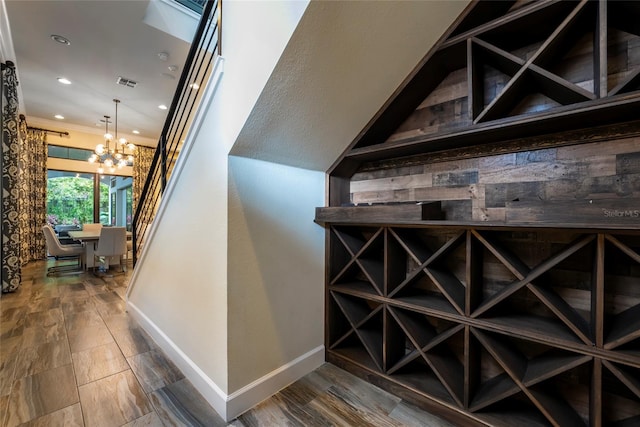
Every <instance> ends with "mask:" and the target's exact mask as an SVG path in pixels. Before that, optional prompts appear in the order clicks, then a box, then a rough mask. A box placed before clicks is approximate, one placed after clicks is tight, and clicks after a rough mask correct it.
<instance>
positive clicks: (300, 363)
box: [127, 301, 324, 421]
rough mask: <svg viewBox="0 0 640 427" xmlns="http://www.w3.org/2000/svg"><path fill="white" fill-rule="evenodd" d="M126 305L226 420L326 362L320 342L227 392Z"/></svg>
mask: <svg viewBox="0 0 640 427" xmlns="http://www.w3.org/2000/svg"><path fill="white" fill-rule="evenodd" d="M127 307H128V308H129V314H130V315H131V316H132V317H133V318H134V319H135V320H136V321H137V322H138V323H139V324H140V326H141V327H142V328H143V329H144V330H145V331H147V332H148V333H149V335H151V337H152V338H153V340H154V341H155V342H156V344H157V345H158V346H159V347H160V348H161V349H162V351H164V353H165V354H166V355H167V356H168V357H169V359H171V361H172V362H173V363H174V364H175V365H176V366H177V367H178V369H180V371H182V373H183V374H184V376H185V377H186V378H187V379H188V380H189V381H190V382H191V384H193V386H194V387H195V388H196V390H198V392H199V393H200V394H201V395H202V396H203V397H204V398H205V400H206V401H207V402H208V403H209V404H210V405H211V407H212V408H213V409H214V410H215V411H216V412H217V413H218V414H219V415H220V416H221V417H222V418H223V419H224V420H225V421H231V420H233V419H234V418H236V417H237V416H238V415H240V414H242V413H243V412H245V411H247V410H249V409H251V408H252V407H254V406H255V405H257V404H258V403H260V402H262V401H263V400H265V399H267V398H269V397H270V396H272V395H273V394H275V393H277V392H278V391H280V390H282V389H283V388H285V387H286V386H288V385H289V384H291V383H293V382H295V381H297V380H298V379H300V378H302V377H303V376H305V375H306V374H308V373H309V372H311V371H313V370H314V369H316V368H318V367H320V365H322V364H323V363H324V346H323V345H320V346H318V347H316V348H314V349H312V350H310V351H308V352H307V353H305V354H303V355H301V356H299V357H297V358H296V359H294V360H292V361H291V362H288V363H286V364H284V365H282V366H281V367H279V368H277V369H275V370H274V371H272V372H270V373H268V374H267V375H265V376H263V377H261V378H258V379H257V380H255V381H254V382H252V383H251V384H248V385H246V386H244V387H242V388H241V389H240V390H237V391H235V392H233V393H231V394H226V393H225V392H224V391H222V389H220V387H218V386H217V385H216V384H215V383H214V382H213V380H212V379H211V378H209V377H208V376H207V375H206V374H205V373H204V372H203V371H202V370H201V369H200V368H199V367H198V366H197V365H196V364H195V363H194V362H193V360H191V359H190V358H189V357H188V356H187V355H186V354H185V353H184V352H183V351H182V350H180V348H179V347H178V346H177V345H176V344H175V343H174V342H173V341H172V340H171V339H170V338H169V337H168V336H167V335H166V334H165V333H164V332H162V330H161V329H160V328H159V327H158V326H157V325H156V324H155V323H154V322H153V321H152V320H151V319H149V318H148V317H147V316H146V315H145V314H144V313H143V312H142V311H141V310H140V309H139V308H138V307H136V305H135V304H133V303H132V302H131V301H127Z"/></svg>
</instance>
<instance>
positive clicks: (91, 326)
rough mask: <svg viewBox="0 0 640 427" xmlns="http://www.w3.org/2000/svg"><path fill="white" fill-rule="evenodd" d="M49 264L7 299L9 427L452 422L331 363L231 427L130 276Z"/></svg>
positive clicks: (1, 315)
mask: <svg viewBox="0 0 640 427" xmlns="http://www.w3.org/2000/svg"><path fill="white" fill-rule="evenodd" d="M51 263H52V262H51V261H49V265H51ZM46 267H47V263H46V262H44V261H41V262H34V263H30V264H29V265H27V266H26V268H25V269H24V271H23V283H22V286H21V287H20V289H19V291H18V292H15V293H12V294H4V295H2V297H1V298H0V425H1V426H16V425H25V426H38V427H40V426H42V427H49V426H65V427H66V426H225V425H231V426H236V427H253V426H364V425H371V426H405V425H407V426H449V425H450V424H448V423H446V422H445V421H443V420H441V419H439V418H437V417H435V416H433V415H430V414H428V413H426V412H424V411H421V410H420V409H418V408H416V407H414V406H412V405H410V404H408V403H406V402H403V401H402V400H401V399H400V398H398V397H395V396H393V395H391V394H389V393H387V392H385V391H383V390H381V389H379V388H377V387H374V386H372V385H369V384H367V383H366V382H364V381H362V380H360V379H358V378H357V377H355V376H353V375H351V374H349V373H347V372H345V371H343V370H341V369H339V368H337V367H335V366H333V365H330V364H324V365H323V366H321V367H320V368H319V369H317V370H316V371H314V372H312V373H310V374H309V375H307V376H305V377H304V378H302V379H301V380H299V381H297V382H296V383H294V384H292V385H290V386H289V387H287V388H286V389H284V390H282V391H281V392H279V393H277V394H276V395H274V396H273V397H271V398H270V399H268V400H266V401H264V402H262V403H261V404H259V405H257V406H256V407H255V408H253V409H251V410H250V411H248V412H246V413H244V414H243V415H241V416H240V417H238V418H237V419H236V420H233V421H232V422H231V423H229V424H227V423H225V422H224V421H223V420H222V419H221V418H220V417H219V416H218V415H217V414H216V413H215V412H214V411H213V409H212V408H211V407H210V406H209V405H208V404H207V402H206V401H205V400H204V399H203V398H202V397H201V396H200V395H199V394H198V392H197V391H196V390H195V389H194V388H193V386H192V385H191V384H190V382H189V381H188V380H187V379H185V378H184V376H183V375H182V373H181V372H180V371H179V370H178V369H177V368H176V367H175V366H174V365H173V364H172V363H171V362H170V361H169V360H168V359H167V358H166V357H165V355H164V354H163V353H162V351H161V350H160V349H159V348H158V347H157V346H156V345H155V343H154V342H153V341H152V340H151V338H150V337H149V336H148V335H147V334H146V333H145V332H144V331H143V330H142V329H141V328H139V327H138V326H137V325H136V324H135V323H134V322H133V321H132V320H131V319H130V318H129V317H128V315H127V313H126V312H125V302H124V293H125V290H126V286H127V283H128V280H129V274H130V273H124V274H114V275H113V276H112V277H95V276H93V275H90V274H85V273H83V274H73V275H66V276H61V277H46V274H45V272H46Z"/></svg>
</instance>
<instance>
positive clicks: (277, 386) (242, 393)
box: [226, 345, 324, 421]
mask: <svg viewBox="0 0 640 427" xmlns="http://www.w3.org/2000/svg"><path fill="white" fill-rule="evenodd" d="M323 363H324V345H320V346H318V347H316V348H314V349H312V350H310V351H308V352H306V353H305V354H303V355H301V356H299V357H297V358H295V359H294V360H292V361H291V362H289V363H286V364H284V365H282V366H281V367H279V368H278V369H276V370H274V371H271V372H269V373H268V374H267V375H265V376H263V377H262V378H258V379H257V380H255V381H254V382H252V383H251V384H247V385H246V386H244V387H242V388H241V389H240V390H238V391H235V392H233V393H231V394H230V395H229V396H228V399H227V420H226V421H230V420H232V419H234V418H236V417H237V416H238V415H240V414H242V413H243V412H245V411H247V410H249V409H251V408H253V407H254V406H255V405H257V404H258V403H260V402H262V401H263V400H265V399H267V398H269V397H270V396H272V395H274V394H275V393H277V392H278V391H280V390H282V389H283V388H285V387H286V386H288V385H289V384H291V383H293V382H295V381H297V380H299V379H300V378H302V377H303V376H305V375H307V374H308V373H309V372H311V371H313V370H315V369H316V368H318V367H320V365H322V364H323Z"/></svg>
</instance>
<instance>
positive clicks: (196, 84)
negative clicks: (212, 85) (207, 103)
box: [189, 83, 200, 90]
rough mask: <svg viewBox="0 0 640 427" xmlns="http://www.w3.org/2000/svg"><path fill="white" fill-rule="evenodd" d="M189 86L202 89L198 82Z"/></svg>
mask: <svg viewBox="0 0 640 427" xmlns="http://www.w3.org/2000/svg"><path fill="white" fill-rule="evenodd" d="M189 87H190V88H191V89H194V90H197V89H200V85H199V84H198V83H191V84H190V85H189Z"/></svg>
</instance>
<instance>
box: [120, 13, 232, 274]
mask: <svg viewBox="0 0 640 427" xmlns="http://www.w3.org/2000/svg"><path fill="white" fill-rule="evenodd" d="M204 2H205V5H204V9H203V11H202V17H201V19H200V23H199V24H198V28H197V30H196V33H195V35H194V38H193V42H192V43H191V47H190V49H189V53H188V55H187V59H186V60H185V64H184V67H183V69H182V74H181V75H180V79H179V81H178V85H177V88H176V92H175V94H174V96H173V100H172V101H171V106H170V107H169V110H168V113H167V119H166V120H165V123H164V127H163V129H162V133H161V134H160V139H159V141H158V146H157V148H156V151H155V153H154V156H153V160H152V162H151V166H150V168H149V172H148V175H147V179H146V181H145V183H144V187H143V189H142V192H141V193H140V198H139V200H138V201H137V206H136V211H135V213H134V217H133V233H132V238H133V262H134V265H135V263H136V260H137V254H138V251H139V249H140V248H141V247H142V245H143V244H144V240H145V236H146V232H147V228H148V226H149V224H150V223H151V222H152V221H153V218H154V216H155V212H156V210H157V207H158V203H159V201H160V200H161V197H162V194H163V193H164V190H165V188H166V185H167V179H168V177H169V176H170V174H171V171H172V169H173V165H174V164H175V161H176V158H177V156H178V154H179V152H180V148H181V146H182V143H183V142H184V137H185V136H186V132H187V131H188V130H189V126H190V124H191V120H192V118H193V115H194V114H195V110H196V109H197V106H198V104H199V101H200V95H201V94H203V93H204V86H206V83H207V82H208V80H209V77H210V74H211V69H212V64H213V60H214V58H215V57H216V56H218V55H220V54H221V48H222V43H221V37H222V31H221V28H222V0H204ZM196 85H197V86H196Z"/></svg>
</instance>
